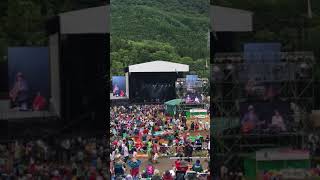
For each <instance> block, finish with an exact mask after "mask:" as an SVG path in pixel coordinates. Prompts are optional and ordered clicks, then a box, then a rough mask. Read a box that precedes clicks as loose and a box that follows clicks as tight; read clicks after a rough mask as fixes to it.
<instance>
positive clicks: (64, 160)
mask: <svg viewBox="0 0 320 180" xmlns="http://www.w3.org/2000/svg"><path fill="white" fill-rule="evenodd" d="M103 141H104V139H102V138H101V139H96V138H83V137H77V138H63V139H52V140H47V139H46V140H33V141H14V142H6V143H1V144H0V179H4V180H15V179H19V180H20V179H21V180H29V179H30V180H33V179H41V180H46V179H48V180H49V179H52V180H65V179H72V180H76V179H88V180H104V179H109V176H110V174H109V170H108V167H107V163H106V162H104V160H105V157H106V154H107V153H106V151H107V148H106V146H105V144H106V143H104V142H103Z"/></svg>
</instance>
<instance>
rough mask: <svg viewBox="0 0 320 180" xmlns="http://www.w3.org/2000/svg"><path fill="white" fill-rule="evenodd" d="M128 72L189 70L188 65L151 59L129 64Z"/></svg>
mask: <svg viewBox="0 0 320 180" xmlns="http://www.w3.org/2000/svg"><path fill="white" fill-rule="evenodd" d="M129 72H189V65H185V64H179V63H173V62H167V61H152V62H147V63H141V64H135V65H131V66H129Z"/></svg>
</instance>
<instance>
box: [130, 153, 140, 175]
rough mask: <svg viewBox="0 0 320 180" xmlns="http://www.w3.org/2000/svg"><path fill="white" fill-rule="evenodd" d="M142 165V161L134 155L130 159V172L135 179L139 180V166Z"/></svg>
mask: <svg viewBox="0 0 320 180" xmlns="http://www.w3.org/2000/svg"><path fill="white" fill-rule="evenodd" d="M140 165H141V161H140V160H138V159H136V158H135V157H132V158H131V160H130V161H128V166H129V167H130V168H131V170H130V174H131V176H132V178H133V180H139V167H140Z"/></svg>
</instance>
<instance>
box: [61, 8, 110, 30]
mask: <svg viewBox="0 0 320 180" xmlns="http://www.w3.org/2000/svg"><path fill="white" fill-rule="evenodd" d="M109 14H110V8H109V5H107V6H100V7H94V8H88V9H82V10H78V11H70V12H66V13H61V14H59V17H60V32H61V34H87V33H97V34H102V33H103V34H105V33H109V32H110V27H109V25H110V23H109V22H110V17H109Z"/></svg>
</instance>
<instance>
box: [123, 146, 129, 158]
mask: <svg viewBox="0 0 320 180" xmlns="http://www.w3.org/2000/svg"><path fill="white" fill-rule="evenodd" d="M122 148H123V156H124V162H127V160H128V159H129V149H128V147H127V146H126V145H124V146H123V147H122Z"/></svg>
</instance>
